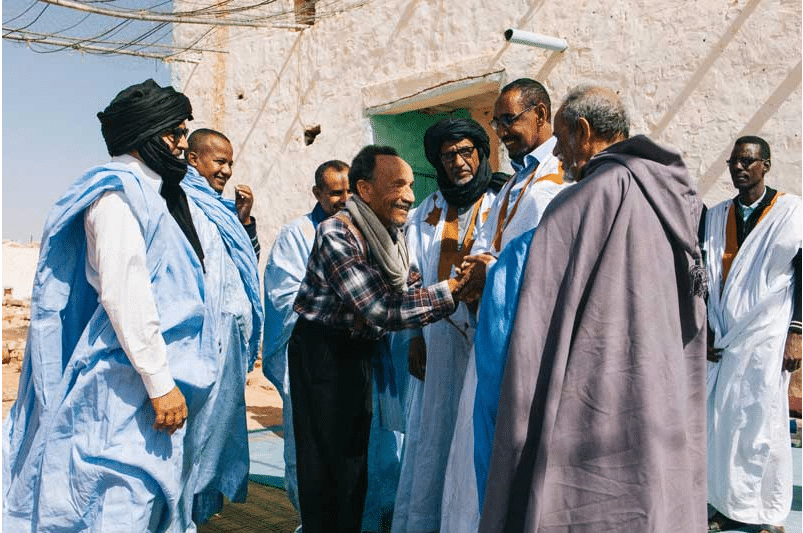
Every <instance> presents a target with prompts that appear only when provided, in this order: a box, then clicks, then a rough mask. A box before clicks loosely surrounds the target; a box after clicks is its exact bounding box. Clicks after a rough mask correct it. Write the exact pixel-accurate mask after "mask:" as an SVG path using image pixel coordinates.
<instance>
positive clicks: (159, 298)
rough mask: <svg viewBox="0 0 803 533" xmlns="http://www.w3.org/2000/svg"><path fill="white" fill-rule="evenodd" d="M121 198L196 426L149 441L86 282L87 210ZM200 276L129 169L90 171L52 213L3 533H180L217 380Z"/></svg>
mask: <svg viewBox="0 0 803 533" xmlns="http://www.w3.org/2000/svg"><path fill="white" fill-rule="evenodd" d="M111 190H117V191H122V192H123V194H124V195H125V197H126V199H127V200H128V202H129V204H130V206H131V209H132V212H133V213H134V216H135V218H136V219H137V221H138V222H139V224H140V226H141V228H142V234H143V237H144V240H145V247H146V264H147V267H148V269H149V272H150V275H151V290H152V292H153V296H154V299H155V302H156V306H157V310H158V313H159V317H160V325H161V330H162V335H163V337H164V339H165V342H166V346H167V356H168V364H169V366H170V370H171V374H172V375H173V378H174V379H175V380H176V383H177V385H178V387H179V388H180V390H181V392H182V393H183V394H184V396H185V398H186V401H187V407H188V410H189V417H188V419H187V423H186V424H185V425H184V427H182V428H181V429H179V430H177V431H176V432H175V433H173V434H172V435H169V434H168V433H166V432H164V431H156V430H154V429H153V428H152V425H153V422H154V412H153V408H152V406H151V403H150V401H149V398H148V395H147V393H146V390H145V387H144V385H143V383H142V380H141V378H140V376H139V374H137V372H136V371H135V370H134V368H133V367H132V366H131V363H130V362H129V360H128V357H127V356H126V354H125V353H124V352H123V350H122V348H121V347H120V343H119V341H118V339H117V336H116V334H115V332H114V330H113V328H112V326H111V323H110V321H109V318H108V316H107V314H106V312H105V310H104V309H103V307H102V306H101V305H100V303H99V298H98V295H97V293H96V292H95V291H94V289H93V288H92V287H91V286H90V285H89V283H88V282H87V279H86V274H85V266H86V235H85V232H84V224H83V218H84V217H83V213H84V210H85V209H86V208H87V207H88V206H89V205H90V204H91V203H92V202H94V201H95V200H96V199H97V198H99V197H100V196H101V195H102V194H103V193H105V192H107V191H111ZM203 296H204V285H203V273H202V269H201V265H200V264H199V262H198V259H197V257H196V255H195V252H194V251H193V250H192V248H191V247H190V244H189V242H188V241H187V239H186V238H185V237H184V235H183V234H182V232H181V230H180V229H179V227H178V225H177V224H176V223H175V221H174V220H173V218H172V217H171V216H170V214H169V213H168V211H167V209H166V207H165V204H164V200H163V199H162V198H161V197H160V196H159V194H158V192H156V191H154V190H153V189H152V188H151V187H150V186H149V185H147V184H144V183H143V182H141V181H140V179H139V178H138V177H137V176H136V175H134V174H132V173H131V172H130V171H129V170H128V167H126V166H125V165H122V164H117V163H109V164H107V165H104V166H100V167H95V168H93V169H91V170H89V171H88V172H87V173H86V174H84V175H83V176H82V177H80V178H79V179H78V180H77V181H76V182H75V183H73V185H72V186H71V187H70V188H69V189H68V190H67V192H66V193H65V194H64V196H62V198H61V199H60V200H59V201H58V202H57V203H56V205H55V207H54V209H53V211H52V212H51V214H50V216H49V218H48V220H47V222H46V223H45V230H44V234H43V237H42V242H41V250H40V258H39V264H38V266H37V271H36V275H35V279H34V287H33V292H32V297H31V322H30V328H29V331H28V340H27V344H26V348H25V357H24V360H23V368H22V375H21V379H20V386H19V392H18V399H17V401H16V403H15V404H14V405H13V407H12V409H11V412H10V414H9V416H8V418H7V419H6V421H5V422H4V424H3V426H4V427H3V496H4V497H3V526H4V527H5V528H8V530H9V531H45V530H47V531H51V530H58V531H79V530H80V531H83V530H88V531H98V532H100V531H109V530H112V529H114V530H125V531H160V532H162V531H169V532H173V531H176V532H178V531H182V532H183V531H185V530H187V529H191V528H192V527H193V526H192V522H191V520H190V516H189V514H190V513H189V505H190V504H191V502H187V501H186V500H185V499H184V498H182V490H183V487H184V484H185V482H186V479H187V477H188V475H189V465H192V464H193V462H194V460H195V458H196V456H197V452H198V450H196V449H194V448H193V447H192V446H191V445H188V444H187V443H189V442H193V441H194V439H193V436H192V433H193V432H194V431H195V428H194V425H193V422H194V416H195V415H196V414H197V413H198V411H199V409H200V407H201V406H202V405H203V404H204V402H205V400H206V397H207V395H208V393H209V390H210V387H211V386H212V384H213V383H214V382H215V379H216V377H217V375H216V374H217V366H216V363H215V361H214V358H213V357H211V355H210V354H211V350H209V349H207V348H206V347H205V346H203V342H205V339H206V338H207V337H206V336H205V334H202V328H203V327H204V326H205V310H204V306H203Z"/></svg>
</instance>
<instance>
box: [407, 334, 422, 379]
mask: <svg viewBox="0 0 803 533" xmlns="http://www.w3.org/2000/svg"><path fill="white" fill-rule="evenodd" d="M407 368H408V370H409V371H410V375H411V376H413V377H415V378H418V379H420V380H421V381H424V376H425V374H426V369H427V345H426V343H424V337H413V338H412V339H410V349H409V351H408V353H407Z"/></svg>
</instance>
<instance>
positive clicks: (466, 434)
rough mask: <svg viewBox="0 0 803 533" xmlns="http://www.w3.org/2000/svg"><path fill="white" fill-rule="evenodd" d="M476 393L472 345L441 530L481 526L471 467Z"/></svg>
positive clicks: (451, 450)
mask: <svg viewBox="0 0 803 533" xmlns="http://www.w3.org/2000/svg"><path fill="white" fill-rule="evenodd" d="M476 393H477V362H476V358H475V355H474V347H473V346H472V347H471V351H470V353H469V358H468V366H467V368H466V377H465V381H464V383H463V389H462V391H461V394H460V404H459V406H458V410H457V423H456V425H455V428H454V436H453V438H452V445H451V447H450V448H449V460H448V463H447V466H446V478H445V482H444V485H443V504H442V510H441V529H440V532H441V533H464V532H466V531H477V528H478V527H479V525H480V510H479V496H478V495H477V474H476V471H475V470H474V397H475V395H476Z"/></svg>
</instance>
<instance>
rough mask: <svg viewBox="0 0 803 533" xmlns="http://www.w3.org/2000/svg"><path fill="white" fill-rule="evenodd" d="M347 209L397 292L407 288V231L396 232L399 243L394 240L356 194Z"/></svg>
mask: <svg viewBox="0 0 803 533" xmlns="http://www.w3.org/2000/svg"><path fill="white" fill-rule="evenodd" d="M346 209H347V210H348V212H349V214H350V215H351V218H352V220H354V224H355V225H356V226H357V229H359V230H360V232H361V233H362V235H363V237H364V238H365V240H366V241H367V243H368V250H369V252H370V253H371V254H372V255H373V256H374V257H375V258H376V260H377V262H378V263H379V266H380V268H381V269H382V271H383V272H384V273H385V275H386V276H387V278H388V282H389V283H390V284H391V286H392V287H393V288H394V289H396V290H397V291H398V292H401V291H403V290H404V289H406V288H407V276H408V275H409V271H410V258H409V255H408V252H407V241H406V240H405V239H404V233H403V232H401V231H398V232H396V235H397V238H396V242H393V239H392V238H391V237H390V233H389V232H388V229H387V228H386V227H385V226H384V225H383V224H382V223H381V222H380V221H379V219H378V218H377V217H376V214H374V212H373V210H372V209H371V208H370V207H368V204H366V203H365V202H364V201H363V200H362V198H360V197H359V196H357V195H356V194H354V195H352V196H351V198H349V199H348V200H347V201H346Z"/></svg>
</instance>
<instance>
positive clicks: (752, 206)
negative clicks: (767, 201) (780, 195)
mask: <svg viewBox="0 0 803 533" xmlns="http://www.w3.org/2000/svg"><path fill="white" fill-rule="evenodd" d="M765 196H767V186H766V185H765V186H764V192H763V193H761V196H760V197H759V199H758V200H756V201H755V202H753V203H752V204H750V205H744V204H743V203H742V201H741V200H739V197H738V196H737V197H736V201H737V202H738V203H739V205H740V206H742V207H745V208H747V209H750V210H751V211H752V210H753V209H755V208H756V207H758V204H760V203H761V200H763V199H764V197H765Z"/></svg>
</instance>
